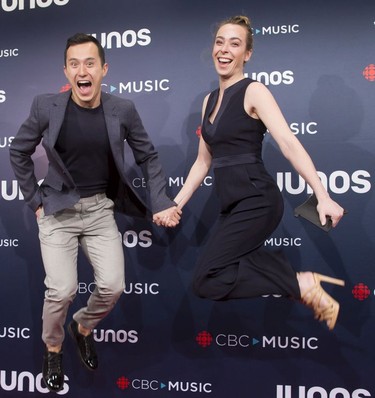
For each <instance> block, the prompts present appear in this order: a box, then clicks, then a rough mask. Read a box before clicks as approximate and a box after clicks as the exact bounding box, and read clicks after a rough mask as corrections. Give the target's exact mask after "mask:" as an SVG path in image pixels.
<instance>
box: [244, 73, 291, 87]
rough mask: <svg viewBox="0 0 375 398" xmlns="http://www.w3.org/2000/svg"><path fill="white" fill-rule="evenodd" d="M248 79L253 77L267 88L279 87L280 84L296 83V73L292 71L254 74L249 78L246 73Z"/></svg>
mask: <svg viewBox="0 0 375 398" xmlns="http://www.w3.org/2000/svg"><path fill="white" fill-rule="evenodd" d="M245 76H246V77H251V79H253V80H257V81H258V82H261V83H263V84H265V85H266V86H269V85H272V86H278V85H279V84H287V85H289V84H292V83H293V82H294V73H293V72H292V71H291V70H285V71H283V72H281V71H277V70H275V71H273V72H253V73H251V75H250V76H249V74H248V73H245Z"/></svg>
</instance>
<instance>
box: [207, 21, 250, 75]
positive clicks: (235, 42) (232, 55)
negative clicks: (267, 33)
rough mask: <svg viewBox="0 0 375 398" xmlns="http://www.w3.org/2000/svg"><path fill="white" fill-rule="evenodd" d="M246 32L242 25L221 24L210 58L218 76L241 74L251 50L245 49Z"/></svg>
mask: <svg viewBox="0 0 375 398" xmlns="http://www.w3.org/2000/svg"><path fill="white" fill-rule="evenodd" d="M246 37H247V32H246V29H245V28H244V27H243V26H240V25H236V24H226V25H223V26H222V27H221V28H220V29H219V30H218V31H217V34H216V37H215V42H214V46H213V49H212V58H213V61H214V64H215V69H216V72H217V73H218V74H219V76H220V77H223V78H226V79H228V78H231V77H233V76H237V75H238V76H240V75H241V76H243V66H244V63H245V62H246V61H248V60H249V59H250V56H251V51H249V50H246Z"/></svg>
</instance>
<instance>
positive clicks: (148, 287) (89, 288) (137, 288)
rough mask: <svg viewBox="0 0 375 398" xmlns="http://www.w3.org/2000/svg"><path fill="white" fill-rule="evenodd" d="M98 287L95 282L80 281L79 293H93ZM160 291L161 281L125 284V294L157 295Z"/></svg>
mask: <svg viewBox="0 0 375 398" xmlns="http://www.w3.org/2000/svg"><path fill="white" fill-rule="evenodd" d="M95 288H96V284H95V282H91V283H85V282H79V283H78V294H86V293H90V294H91V293H93V292H94V290H95ZM159 293H160V285H159V283H156V282H153V283H148V282H146V283H142V282H136V283H133V282H130V283H126V284H125V289H124V294H136V295H151V296H155V295H157V294H159Z"/></svg>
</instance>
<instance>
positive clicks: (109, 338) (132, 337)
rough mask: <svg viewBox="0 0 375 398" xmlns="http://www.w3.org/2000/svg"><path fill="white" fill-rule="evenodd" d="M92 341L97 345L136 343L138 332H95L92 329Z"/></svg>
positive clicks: (109, 330)
mask: <svg viewBox="0 0 375 398" xmlns="http://www.w3.org/2000/svg"><path fill="white" fill-rule="evenodd" d="M94 340H95V341H97V342H98V343H102V342H104V343H132V344H135V343H137V342H138V340H139V338H138V332H137V331H136V330H129V331H126V330H117V331H115V330H112V329H107V330H103V329H100V330H97V329H94Z"/></svg>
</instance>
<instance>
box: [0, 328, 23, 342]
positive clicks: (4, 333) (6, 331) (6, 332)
mask: <svg viewBox="0 0 375 398" xmlns="http://www.w3.org/2000/svg"><path fill="white" fill-rule="evenodd" d="M30 337H31V336H30V329H29V328H21V327H18V326H17V327H14V326H4V327H0V339H29V338H30Z"/></svg>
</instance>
